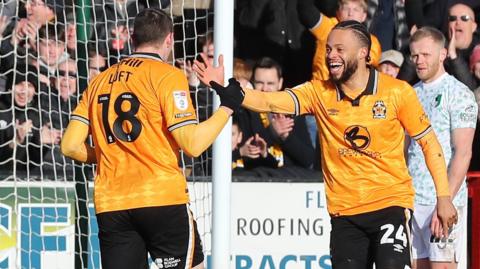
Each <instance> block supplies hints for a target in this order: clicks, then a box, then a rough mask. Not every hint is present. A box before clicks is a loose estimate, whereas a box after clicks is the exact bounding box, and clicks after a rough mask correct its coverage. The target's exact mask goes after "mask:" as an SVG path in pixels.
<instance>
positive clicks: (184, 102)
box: [173, 91, 188, 110]
mask: <svg viewBox="0 0 480 269" xmlns="http://www.w3.org/2000/svg"><path fill="white" fill-rule="evenodd" d="M173 101H174V102H175V106H176V107H177V108H178V109H180V110H187V108H188V99H187V92H186V91H173Z"/></svg>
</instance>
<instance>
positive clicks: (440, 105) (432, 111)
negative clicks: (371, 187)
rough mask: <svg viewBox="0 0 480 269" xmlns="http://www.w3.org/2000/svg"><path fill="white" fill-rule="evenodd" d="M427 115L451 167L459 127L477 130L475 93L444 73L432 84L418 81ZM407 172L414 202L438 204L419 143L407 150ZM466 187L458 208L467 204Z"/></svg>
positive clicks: (417, 89)
mask: <svg viewBox="0 0 480 269" xmlns="http://www.w3.org/2000/svg"><path fill="white" fill-rule="evenodd" d="M414 89H415V91H416V92H417V96H418V98H419V100H420V102H421V103H422V105H423V109H424V110H425V113H427V114H428V117H429V118H430V121H431V124H432V127H433V129H434V131H435V134H436V135H437V138H438V140H439V142H440V145H441V146H442V149H443V153H444V156H445V162H446V163H447V166H448V167H449V168H450V161H451V159H452V156H453V154H454V148H453V145H452V140H451V135H452V132H453V130H454V129H457V128H475V125H476V122H477V113H478V106H477V103H476V101H475V97H474V95H473V93H472V92H471V91H470V90H469V89H468V87H467V86H465V85H464V84H463V83H461V82H460V81H458V80H457V79H456V78H454V77H453V76H451V75H449V74H447V73H445V74H443V75H442V76H440V77H439V78H438V79H436V80H435V81H433V82H430V83H423V82H419V83H417V84H416V85H415V86H414ZM408 170H409V172H410V175H411V176H412V178H413V184H414V187H415V192H416V195H415V203H418V204H422V205H435V204H436V202H437V198H436V192H435V185H434V184H433V179H432V177H431V175H430V173H429V171H428V168H427V165H426V164H425V159H424V157H423V152H422V149H421V147H420V146H419V145H418V143H417V142H415V141H413V140H412V142H411V144H410V147H409V148H408ZM466 195H467V191H466V184H465V182H464V183H463V184H462V186H461V187H460V190H459V191H458V193H457V195H456V196H455V199H454V204H455V205H456V206H463V205H465V200H466Z"/></svg>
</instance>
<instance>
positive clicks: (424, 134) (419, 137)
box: [412, 125, 432, 140]
mask: <svg viewBox="0 0 480 269" xmlns="http://www.w3.org/2000/svg"><path fill="white" fill-rule="evenodd" d="M430 131H432V126H431V125H428V127H427V128H426V129H425V130H424V131H423V132H421V133H419V134H418V135H415V136H413V137H412V138H413V139H415V140H419V139H421V138H422V137H424V136H426V135H427V134H428V133H430Z"/></svg>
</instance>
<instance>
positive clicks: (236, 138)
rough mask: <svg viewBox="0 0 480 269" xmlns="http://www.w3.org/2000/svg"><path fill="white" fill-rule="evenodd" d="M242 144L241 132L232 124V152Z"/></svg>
mask: <svg viewBox="0 0 480 269" xmlns="http://www.w3.org/2000/svg"><path fill="white" fill-rule="evenodd" d="M241 142H242V132H241V131H240V128H238V125H237V124H232V150H236V149H237V147H238V145H239V144H240V143H241Z"/></svg>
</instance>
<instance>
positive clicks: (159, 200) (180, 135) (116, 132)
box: [61, 9, 243, 269]
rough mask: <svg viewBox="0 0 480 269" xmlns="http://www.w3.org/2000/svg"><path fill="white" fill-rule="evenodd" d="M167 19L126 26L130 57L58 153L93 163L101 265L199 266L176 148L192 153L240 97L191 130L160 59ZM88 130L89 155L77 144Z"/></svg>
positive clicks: (91, 97) (103, 77)
mask: <svg viewBox="0 0 480 269" xmlns="http://www.w3.org/2000/svg"><path fill="white" fill-rule="evenodd" d="M172 28H173V26H172V21H171V19H170V16H168V15H167V14H166V13H165V12H163V11H161V10H159V9H145V10H143V11H142V12H140V13H139V14H138V15H137V16H136V18H135V23H134V33H133V35H132V39H133V43H134V45H135V53H133V54H132V55H130V56H129V57H127V58H125V59H123V60H121V61H120V62H119V63H118V64H116V65H114V66H112V67H110V68H109V69H107V70H106V71H104V72H102V73H101V74H99V75H98V76H97V77H95V79H94V80H93V81H92V82H91V83H90V85H89V87H88V88H87V90H86V91H85V93H84V94H83V97H82V100H81V102H80V103H79V105H78V107H77V108H76V109H75V111H74V112H73V114H72V118H71V122H70V124H69V125H68V127H67V130H66V132H65V135H64V138H63V140H62V145H61V148H62V152H63V153H64V154H65V155H67V156H69V157H71V158H73V159H75V160H78V161H82V162H89V163H90V162H96V163H97V164H98V166H97V174H96V177H95V196H94V199H95V210H96V214H97V221H98V225H99V230H100V232H99V239H100V250H101V256H102V268H104V269H118V268H125V269H131V268H148V265H147V252H148V253H150V256H151V257H152V259H153V261H154V262H155V263H156V265H157V267H158V268H175V269H176V268H192V267H193V268H196V269H198V268H203V267H204V266H203V259H204V257H203V253H202V248H201V241H200V238H199V235H198V232H197V229H196V224H195V222H194V220H193V217H192V214H191V212H190V210H189V208H188V202H189V197H188V191H187V184H186V180H185V177H184V176H183V174H182V171H181V169H180V168H179V167H178V150H179V149H182V150H183V151H184V152H186V153H187V154H189V155H192V156H198V155H199V154H200V153H201V152H203V151H204V150H205V149H206V148H207V147H208V146H209V145H210V144H211V143H212V142H213V140H214V138H215V137H216V136H217V135H218V133H219V132H220V131H221V129H222V128H223V127H224V125H225V124H226V123H227V121H228V119H229V117H230V115H231V114H232V113H233V111H234V110H235V109H237V108H239V106H240V104H241V102H242V101H241V100H243V98H242V99H241V100H237V103H235V102H234V100H230V99H229V100H224V99H222V97H220V98H221V102H222V106H221V107H220V109H219V110H218V111H216V112H215V113H214V114H213V115H212V117H211V118H210V119H208V120H206V121H204V122H202V123H201V124H198V123H197V119H196V115H195V110H194V108H193V106H192V102H191V100H190V95H189V89H188V83H187V79H186V78H185V75H184V73H183V71H182V70H180V69H177V68H175V67H173V66H171V65H169V64H167V63H165V62H164V59H167V58H168V56H169V54H170V52H171V48H172V46H173V32H172ZM89 133H91V135H92V138H93V142H94V145H95V148H92V147H90V146H89V145H88V144H86V143H85V140H86V138H87V136H88V135H89Z"/></svg>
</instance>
